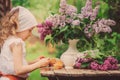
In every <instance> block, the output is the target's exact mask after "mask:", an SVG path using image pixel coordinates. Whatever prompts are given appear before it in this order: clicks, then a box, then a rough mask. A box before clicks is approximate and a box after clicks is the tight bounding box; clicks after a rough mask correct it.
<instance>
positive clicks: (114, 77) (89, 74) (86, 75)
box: [40, 69, 120, 80]
mask: <svg viewBox="0 0 120 80" xmlns="http://www.w3.org/2000/svg"><path fill="white" fill-rule="evenodd" d="M40 74H41V76H43V77H48V79H49V80H120V70H109V71H95V70H87V69H60V70H47V71H46V70H41V72H40Z"/></svg>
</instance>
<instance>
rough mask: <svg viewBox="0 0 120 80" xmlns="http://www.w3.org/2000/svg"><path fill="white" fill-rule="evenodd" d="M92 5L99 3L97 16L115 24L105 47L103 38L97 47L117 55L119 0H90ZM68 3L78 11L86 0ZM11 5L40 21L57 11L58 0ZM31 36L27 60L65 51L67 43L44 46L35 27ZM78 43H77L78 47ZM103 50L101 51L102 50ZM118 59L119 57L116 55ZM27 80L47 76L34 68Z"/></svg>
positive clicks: (17, 1)
mask: <svg viewBox="0 0 120 80" xmlns="http://www.w3.org/2000/svg"><path fill="white" fill-rule="evenodd" d="M92 1H93V7H94V6H95V5H96V4H100V10H99V14H98V17H103V18H110V19H113V20H115V21H116V23H117V24H116V26H115V27H113V33H111V35H112V38H111V37H107V41H108V43H107V44H106V46H104V47H105V48H103V47H101V46H103V45H104V44H102V43H103V42H104V40H103V39H99V40H97V42H98V46H97V47H98V48H99V47H100V48H102V49H101V50H104V51H108V52H110V51H109V50H111V51H112V52H116V54H117V55H120V54H119V51H120V49H119V47H120V34H119V33H120V1H119V0H114V1H113V0H92ZM67 2H68V3H69V4H72V5H75V6H76V7H77V8H78V12H80V10H81V7H83V6H84V5H85V2H86V0H67ZM12 4H13V7H14V6H18V5H20V6H24V7H26V8H28V9H30V11H31V12H32V13H33V14H34V15H35V17H36V18H37V20H38V22H42V21H44V20H45V18H46V17H48V15H49V14H51V13H57V12H58V8H59V0H12ZM33 34H34V35H33V36H31V37H30V38H29V39H28V40H27V41H26V44H27V46H26V48H27V60H28V61H29V60H33V59H35V58H37V57H39V56H40V55H43V56H47V57H59V56H60V55H61V53H62V52H64V51H65V49H66V48H67V45H66V46H64V45H65V44H63V45H59V46H55V47H52V46H51V44H50V45H48V46H45V44H44V42H42V41H40V39H39V35H38V33H37V29H35V30H34V31H33ZM82 45H84V44H82ZM79 46H80V45H78V47H79ZM85 49H86V47H85V46H84V47H83V48H81V49H80V51H84V50H85ZM104 51H103V52H104ZM117 58H118V59H120V58H119V57H117ZM28 80H47V78H43V77H41V76H40V71H39V69H38V70H35V71H33V72H32V73H30V77H29V78H28Z"/></svg>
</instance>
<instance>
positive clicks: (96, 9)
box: [90, 6, 99, 20]
mask: <svg viewBox="0 0 120 80" xmlns="http://www.w3.org/2000/svg"><path fill="white" fill-rule="evenodd" d="M98 10H99V6H96V7H95V9H93V13H92V14H91V16H90V20H95V19H96V16H97V14H98Z"/></svg>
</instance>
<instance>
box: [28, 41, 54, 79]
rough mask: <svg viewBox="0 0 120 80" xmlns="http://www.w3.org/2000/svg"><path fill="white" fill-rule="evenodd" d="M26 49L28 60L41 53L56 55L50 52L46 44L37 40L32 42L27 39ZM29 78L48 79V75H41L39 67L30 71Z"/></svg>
mask: <svg viewBox="0 0 120 80" xmlns="http://www.w3.org/2000/svg"><path fill="white" fill-rule="evenodd" d="M33 42H34V41H33ZM26 50H27V56H26V59H27V60H28V61H31V60H33V59H36V58H38V57H39V56H41V55H42V56H46V57H55V54H53V55H51V54H49V51H48V49H47V47H46V46H45V45H44V44H41V43H40V42H35V43H33V44H31V43H29V42H28V41H27V42H26ZM28 80H48V79H47V78H46V77H41V75H40V70H39V69H37V70H35V71H33V72H31V73H30V76H29V78H28Z"/></svg>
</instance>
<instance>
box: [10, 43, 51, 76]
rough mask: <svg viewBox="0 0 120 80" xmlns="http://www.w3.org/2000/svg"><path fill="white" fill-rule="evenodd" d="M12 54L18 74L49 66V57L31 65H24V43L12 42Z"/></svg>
mask: <svg viewBox="0 0 120 80" xmlns="http://www.w3.org/2000/svg"><path fill="white" fill-rule="evenodd" d="M10 48H11V51H12V55H13V60H14V69H15V72H16V74H17V75H20V74H25V73H29V72H31V71H33V70H35V69H37V68H40V67H44V66H48V65H49V59H48V58H43V59H41V60H39V61H37V62H35V63H33V64H31V65H23V63H22V56H23V53H22V51H23V50H22V44H21V43H19V44H17V45H16V44H15V43H13V44H11V45H10Z"/></svg>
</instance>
